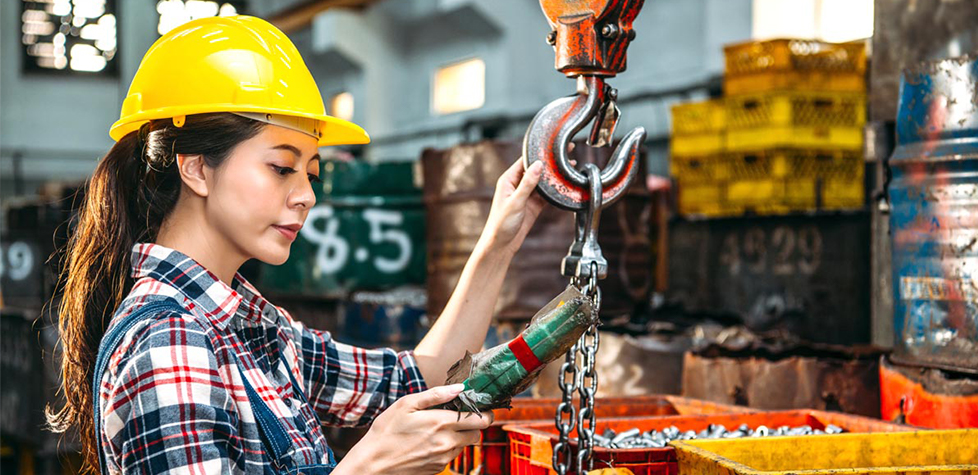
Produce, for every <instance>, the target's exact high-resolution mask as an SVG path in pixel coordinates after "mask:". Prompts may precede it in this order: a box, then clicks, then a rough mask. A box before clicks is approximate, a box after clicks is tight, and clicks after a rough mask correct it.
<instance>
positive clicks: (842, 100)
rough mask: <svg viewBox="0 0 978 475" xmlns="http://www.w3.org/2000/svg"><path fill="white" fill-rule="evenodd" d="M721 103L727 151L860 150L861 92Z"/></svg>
mask: <svg viewBox="0 0 978 475" xmlns="http://www.w3.org/2000/svg"><path fill="white" fill-rule="evenodd" d="M726 104H727V115H726V121H727V134H726V141H725V146H726V149H727V150H731V151H744V150H750V149H765V148H775V147H805V148H825V147H833V148H837V149H838V148H843V149H847V150H860V149H861V148H862V144H863V132H862V126H863V124H865V122H866V95H865V94H861V93H833V92H784V91H782V92H772V93H763V94H742V95H739V96H733V97H728V98H727V103H726Z"/></svg>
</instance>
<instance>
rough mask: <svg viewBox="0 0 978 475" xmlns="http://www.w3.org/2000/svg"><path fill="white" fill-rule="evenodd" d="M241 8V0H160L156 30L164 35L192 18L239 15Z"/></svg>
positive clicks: (157, 6)
mask: <svg viewBox="0 0 978 475" xmlns="http://www.w3.org/2000/svg"><path fill="white" fill-rule="evenodd" d="M241 10H242V4H241V2H240V1H237V2H214V1H206V0H160V1H159V2H157V3H156V11H157V12H159V14H160V22H159V25H157V27H156V30H157V31H158V32H159V33H160V34H161V35H163V34H166V32H168V31H170V30H172V29H174V28H176V27H178V26H180V25H182V24H184V23H186V22H188V21H190V20H196V19H198V18H206V17H212V16H231V15H237V14H238V13H240V12H241Z"/></svg>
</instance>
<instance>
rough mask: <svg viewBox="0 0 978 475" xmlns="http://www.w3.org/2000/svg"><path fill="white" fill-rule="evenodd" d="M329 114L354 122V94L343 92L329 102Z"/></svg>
mask: <svg viewBox="0 0 978 475" xmlns="http://www.w3.org/2000/svg"><path fill="white" fill-rule="evenodd" d="M329 114H330V115H332V116H333V117H336V118H338V119H343V120H353V94H350V93H349V92H341V93H339V94H336V95H335V96H333V97H332V98H330V100H329Z"/></svg>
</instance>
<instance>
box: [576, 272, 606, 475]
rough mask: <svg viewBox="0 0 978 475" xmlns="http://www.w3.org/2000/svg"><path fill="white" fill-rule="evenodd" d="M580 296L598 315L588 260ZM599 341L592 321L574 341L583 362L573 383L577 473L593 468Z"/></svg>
mask: <svg viewBox="0 0 978 475" xmlns="http://www.w3.org/2000/svg"><path fill="white" fill-rule="evenodd" d="M584 295H585V296H586V297H588V298H589V299H591V309H592V310H591V311H592V312H594V314H595V315H598V314H599V312H600V311H601V289H600V288H599V287H598V279H597V264H595V263H591V276H590V279H589V280H588V283H587V286H586V287H585V288H584ZM600 342H601V340H600V337H599V335H598V326H597V324H596V323H595V324H594V325H591V326H590V327H589V328H588V329H587V330H586V331H585V332H584V334H583V335H581V339H580V341H579V342H578V344H577V346H578V347H579V351H580V352H581V360H582V363H583V365H584V370H583V371H582V372H580V373H579V376H578V377H579V378H580V379H579V380H578V383H577V390H578V392H579V393H580V395H581V400H580V407H581V408H580V411H578V414H577V416H578V422H577V433H578V451H577V467H578V472H579V473H586V472H588V471H590V470H591V469H592V468H593V467H594V462H593V460H592V458H591V454H592V449H593V448H594V416H595V414H594V397H595V393H597V391H598V373H597V371H595V369H594V364H595V360H596V357H597V353H598V345H599V344H600Z"/></svg>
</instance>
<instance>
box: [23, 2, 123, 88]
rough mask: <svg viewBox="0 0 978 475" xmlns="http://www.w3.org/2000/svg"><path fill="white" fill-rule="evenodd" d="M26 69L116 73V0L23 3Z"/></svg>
mask: <svg viewBox="0 0 978 475" xmlns="http://www.w3.org/2000/svg"><path fill="white" fill-rule="evenodd" d="M21 5H22V7H23V8H22V9H21V16H20V19H21V28H20V31H21V44H22V45H23V55H22V57H23V61H24V70H25V71H34V72H52V73H58V72H61V73H84V74H97V75H106V76H114V75H116V74H117V73H118V67H117V66H116V61H115V60H114V59H115V55H116V49H117V48H116V47H117V44H116V32H117V31H118V27H117V25H116V13H115V0H47V1H35V2H29V1H24V2H22V3H21Z"/></svg>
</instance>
